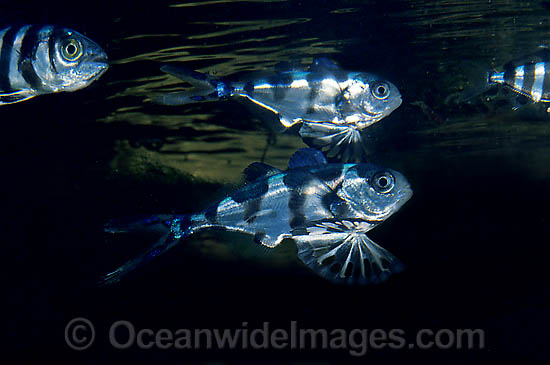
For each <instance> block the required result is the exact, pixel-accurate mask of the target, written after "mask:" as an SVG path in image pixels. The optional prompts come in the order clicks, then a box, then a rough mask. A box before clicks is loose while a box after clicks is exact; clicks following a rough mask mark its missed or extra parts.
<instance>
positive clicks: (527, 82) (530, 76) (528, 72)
mask: <svg viewBox="0 0 550 365" xmlns="http://www.w3.org/2000/svg"><path fill="white" fill-rule="evenodd" d="M534 83H535V64H533V63H531V64H528V65H525V76H524V78H523V88H522V90H520V91H523V92H524V93H525V94H526V95H528V96H529V97H531V96H532V94H531V92H532V90H533V84H534Z"/></svg>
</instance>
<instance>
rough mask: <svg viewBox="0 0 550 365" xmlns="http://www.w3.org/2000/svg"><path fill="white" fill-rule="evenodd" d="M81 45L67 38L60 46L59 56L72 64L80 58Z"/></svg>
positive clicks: (75, 40)
mask: <svg viewBox="0 0 550 365" xmlns="http://www.w3.org/2000/svg"><path fill="white" fill-rule="evenodd" d="M82 53H83V52H82V43H80V41H79V40H77V39H73V38H69V39H66V40H65V41H64V42H63V44H62V45H61V54H62V55H63V58H64V59H66V60H67V61H69V62H74V61H76V60H78V59H79V58H80V57H81V56H82Z"/></svg>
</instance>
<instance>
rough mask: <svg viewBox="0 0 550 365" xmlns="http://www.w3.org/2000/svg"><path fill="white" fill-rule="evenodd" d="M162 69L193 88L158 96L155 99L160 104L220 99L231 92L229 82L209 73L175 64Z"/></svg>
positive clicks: (179, 103)
mask: <svg viewBox="0 0 550 365" xmlns="http://www.w3.org/2000/svg"><path fill="white" fill-rule="evenodd" d="M160 69H161V71H163V72H166V73H167V74H169V75H172V76H175V77H177V78H178V79H180V80H182V81H185V82H187V83H189V84H191V86H193V88H192V89H189V90H186V91H181V92H176V93H170V94H165V95H161V96H159V97H156V98H155V99H154V101H155V102H156V103H158V104H164V105H185V104H192V103H200V102H203V101H213V100H218V99H220V98H223V97H226V96H229V94H230V90H229V88H227V87H225V86H226V85H227V83H225V82H224V81H222V80H219V79H213V78H211V77H210V76H208V75H207V74H203V73H200V72H197V71H193V70H190V69H187V68H185V67H181V66H175V65H165V66H162V67H161V68H160Z"/></svg>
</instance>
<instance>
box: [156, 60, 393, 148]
mask: <svg viewBox="0 0 550 365" xmlns="http://www.w3.org/2000/svg"><path fill="white" fill-rule="evenodd" d="M162 70H163V71H164V72H166V73H169V74H171V75H173V76H176V77H178V78H180V79H181V80H183V81H186V82H188V83H190V84H191V85H192V86H193V87H194V88H193V89H191V90H188V91H184V92H179V93H172V94H166V95H163V96H161V97H159V98H157V99H156V100H157V102H159V103H161V104H167V105H182V104H189V103H197V102H204V101H215V100H222V99H227V98H237V99H241V100H247V101H250V102H252V103H253V104H254V105H255V106H256V107H257V108H260V109H264V110H267V111H269V112H271V113H273V114H274V115H275V116H276V117H277V118H278V120H279V122H280V124H281V125H282V127H284V128H289V127H291V126H293V125H295V124H297V123H303V124H302V127H301V129H300V134H301V136H302V137H303V138H304V139H308V140H312V141H313V144H310V145H311V146H312V147H317V148H325V147H326V148H325V149H334V153H332V154H334V155H335V154H338V153H339V152H340V150H341V149H342V148H344V149H345V148H346V147H347V146H349V145H350V144H351V145H354V144H359V143H361V140H362V136H361V134H360V131H361V130H363V129H364V128H366V127H368V126H370V125H371V124H373V123H376V122H378V121H379V120H381V119H382V118H384V117H386V116H388V115H389V114H390V113H391V112H393V111H394V110H395V109H397V108H398V107H399V106H400V105H401V94H400V93H399V90H398V89H397V87H396V86H395V85H393V84H392V83H391V82H389V81H387V80H384V79H381V78H380V77H378V76H376V75H373V74H370V73H366V72H354V71H345V70H342V69H341V68H340V67H339V66H337V65H336V64H335V63H333V62H332V61H330V60H328V59H326V58H318V59H315V60H314V61H313V63H312V65H311V66H310V67H309V69H307V70H296V69H290V70H287V71H275V72H272V73H271V74H270V75H269V76H265V77H262V78H255V79H252V80H251V81H246V82H245V81H235V82H232V81H229V80H225V79H219V78H212V77H210V76H208V75H206V74H202V73H199V72H196V71H192V70H188V69H185V68H183V67H178V66H174V65H167V66H164V67H162Z"/></svg>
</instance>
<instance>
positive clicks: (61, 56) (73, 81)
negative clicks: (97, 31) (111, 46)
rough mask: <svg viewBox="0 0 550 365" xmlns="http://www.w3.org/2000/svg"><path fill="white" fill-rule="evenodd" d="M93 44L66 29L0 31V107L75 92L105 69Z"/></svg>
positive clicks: (101, 54) (104, 59)
mask: <svg viewBox="0 0 550 365" xmlns="http://www.w3.org/2000/svg"><path fill="white" fill-rule="evenodd" d="M108 67H109V66H108V64H107V55H106V54H105V52H104V51H103V50H102V49H101V47H100V46H98V45H97V44H96V43H95V42H94V41H92V40H90V39H89V38H87V37H85V36H83V35H82V34H80V33H78V32H76V31H74V30H71V29H67V28H61V27H57V26H52V25H46V26H37V25H24V26H21V27H15V26H12V27H8V28H5V29H2V30H0V105H4V104H13V103H18V102H21V101H24V100H28V99H30V98H33V97H35V96H37V95H42V94H50V93H56V92H61V91H75V90H79V89H82V88H84V87H86V86H88V85H90V84H91V83H92V82H93V81H95V80H97V79H98V78H99V77H100V76H101V75H102V74H103V73H104V72H105V71H106V70H107V68H108Z"/></svg>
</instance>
